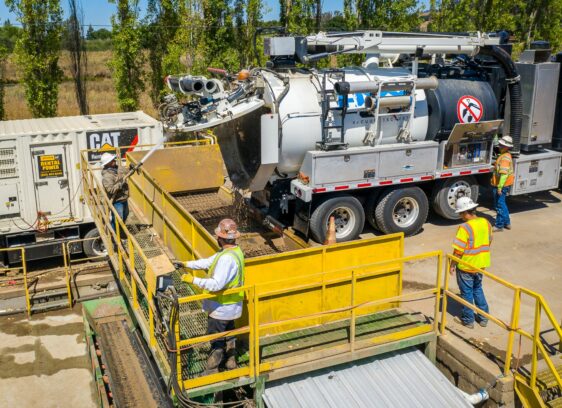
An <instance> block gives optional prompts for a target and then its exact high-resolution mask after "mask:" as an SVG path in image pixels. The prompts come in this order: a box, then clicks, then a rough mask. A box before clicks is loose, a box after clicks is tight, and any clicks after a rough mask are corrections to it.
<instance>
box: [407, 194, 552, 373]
mask: <svg viewBox="0 0 562 408" xmlns="http://www.w3.org/2000/svg"><path fill="white" fill-rule="evenodd" d="M479 201H480V204H481V206H479V208H478V212H479V213H480V215H481V216H484V217H487V218H488V219H489V220H490V221H491V222H492V225H493V217H494V216H495V211H493V210H492V209H491V208H492V203H491V202H490V199H489V198H487V197H481V198H480V200H479ZM508 206H509V209H510V211H511V219H512V226H513V229H512V230H511V231H507V230H504V231H503V232H498V233H495V234H494V237H493V244H492V249H491V255H492V265H491V267H490V268H489V270H490V272H492V273H494V274H495V275H497V276H498V277H500V278H502V279H505V280H507V281H509V282H511V283H513V284H516V285H520V286H522V287H525V288H527V289H530V290H532V291H535V292H537V293H539V294H541V295H542V296H544V298H545V300H546V301H547V303H548V305H549V306H550V309H551V310H552V312H553V313H554V315H555V316H556V319H557V322H558V323H560V321H561V319H562V296H560V294H561V293H562V237H561V234H560V232H561V231H562V194H561V192H560V191H559V190H557V191H553V192H548V193H538V194H533V195H529V196H520V197H509V198H508ZM459 224H460V222H452V221H445V220H443V219H441V218H439V217H437V216H436V215H434V214H433V213H430V218H429V221H428V223H426V224H425V226H424V230H423V231H422V232H421V233H420V234H418V235H416V236H413V237H409V238H406V239H405V254H406V256H408V255H414V254H420V253H423V252H429V251H434V250H441V251H443V253H444V254H445V253H451V241H452V239H453V237H454V235H455V233H456V231H457V228H458V225H459ZM435 265H436V263H435V261H434V260H426V261H417V262H414V263H412V264H409V265H407V266H406V268H405V271H404V281H405V289H406V290H408V289H409V290H412V289H418V290H419V289H424V288H427V287H428V286H427V285H432V286H434V285H435V277H436V266H435ZM483 285H484V292H485V295H486V298H487V300H488V303H489V306H490V312H491V313H492V315H494V316H496V317H498V318H499V319H501V320H502V321H504V322H510V319H511V312H512V307H513V296H514V292H513V291H512V290H510V289H508V288H506V287H504V286H502V285H500V284H498V283H496V282H492V281H490V279H485V280H484V283H483ZM450 287H451V289H452V290H454V291H458V289H457V284H456V278H455V276H452V278H451V286H450ZM521 300H522V302H521V315H520V316H521V317H520V322H519V327H521V328H523V329H526V330H527V331H528V332H530V333H532V332H533V321H534V310H535V309H534V307H535V302H534V300H533V299H532V298H530V297H529V296H526V295H523V296H522V298H521ZM419 306H420V308H421V309H422V310H423V311H424V313H426V314H430V315H432V314H433V303H432V301H429V302H428V301H426V302H422V303H420V305H419ZM447 309H448V312H449V316H448V324H447V327H448V328H450V329H451V330H452V331H453V332H454V333H456V334H458V335H459V336H462V337H463V338H465V339H467V340H470V341H471V342H472V343H473V344H474V345H475V346H477V347H480V348H482V349H483V350H485V351H486V352H488V353H489V354H490V356H491V357H494V356H501V358H502V359H503V356H504V355H505V348H506V344H507V333H506V331H505V330H503V329H501V328H500V327H499V326H497V325H495V324H494V323H492V322H490V323H489V325H488V327H486V328H482V327H480V326H478V325H476V326H475V328H474V329H468V328H465V327H463V326H460V325H459V324H456V323H454V322H453V316H454V315H458V314H459V305H458V304H456V302H450V304H449V307H448V308H447ZM542 316H543V317H542V319H541V332H542V337H543V339H544V340H545V341H546V342H547V343H548V344H551V345H552V346H553V347H556V346H557V343H558V338H557V337H555V336H554V335H553V334H554V333H553V331H552V325H551V324H550V322H548V320H547V319H546V315H545V314H544V313H543V315H542ZM518 342H519V336H516V346H515V349H514V354H515V356H517V355H520V357H521V358H522V364H523V363H525V361H528V353H529V351H530V343H529V342H528V341H526V340H525V339H523V341H522V345H521V349H519V343H518Z"/></svg>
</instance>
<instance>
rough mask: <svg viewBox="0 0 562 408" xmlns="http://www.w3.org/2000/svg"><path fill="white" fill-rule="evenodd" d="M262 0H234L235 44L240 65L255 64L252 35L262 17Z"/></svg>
mask: <svg viewBox="0 0 562 408" xmlns="http://www.w3.org/2000/svg"><path fill="white" fill-rule="evenodd" d="M262 7H263V2H262V0H236V2H235V7H234V15H235V25H236V38H235V41H236V45H237V51H238V60H239V66H240V67H248V66H250V65H255V64H256V63H257V61H255V54H254V48H253V44H254V36H255V33H256V30H257V29H258V26H259V25H260V21H261V18H262Z"/></svg>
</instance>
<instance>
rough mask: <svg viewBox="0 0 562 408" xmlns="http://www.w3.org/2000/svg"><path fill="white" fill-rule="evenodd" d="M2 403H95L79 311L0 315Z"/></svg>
mask: <svg viewBox="0 0 562 408" xmlns="http://www.w3.org/2000/svg"><path fill="white" fill-rule="evenodd" d="M0 367H1V370H0V395H1V396H2V398H1V399H2V404H1V405H2V406H4V407H44V408H47V407H49V408H51V407H52V408H55V407H56V408H59V407H60V408H62V407H81V408H89V407H92V408H93V407H96V406H97V403H96V400H97V398H95V394H94V385H93V376H92V372H91V369H90V361H89V357H88V354H87V352H86V344H85V340H84V324H83V322H82V315H81V313H80V310H79V309H78V310H76V309H75V310H74V311H70V310H58V311H55V312H49V313H43V314H37V315H35V316H33V317H32V319H31V320H28V319H26V318H25V316H23V315H19V316H12V317H1V318H0Z"/></svg>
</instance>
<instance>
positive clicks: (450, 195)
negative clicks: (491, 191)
mask: <svg viewBox="0 0 562 408" xmlns="http://www.w3.org/2000/svg"><path fill="white" fill-rule="evenodd" d="M461 197H470V198H472V200H474V202H476V201H477V199H478V183H477V182H476V179H475V178H474V177H472V176H466V177H460V178H450V179H445V180H439V181H438V182H437V183H435V186H434V187H433V196H432V199H431V201H432V204H433V209H434V210H435V212H436V213H437V214H439V215H440V216H441V217H443V218H446V219H448V220H458V219H459V218H460V216H459V214H457V213H455V204H456V202H457V200H458V199H459V198H461Z"/></svg>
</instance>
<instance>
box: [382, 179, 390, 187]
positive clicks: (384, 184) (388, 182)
mask: <svg viewBox="0 0 562 408" xmlns="http://www.w3.org/2000/svg"><path fill="white" fill-rule="evenodd" d="M379 184H380V185H381V186H386V185H388V184H392V180H385V181H379Z"/></svg>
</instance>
